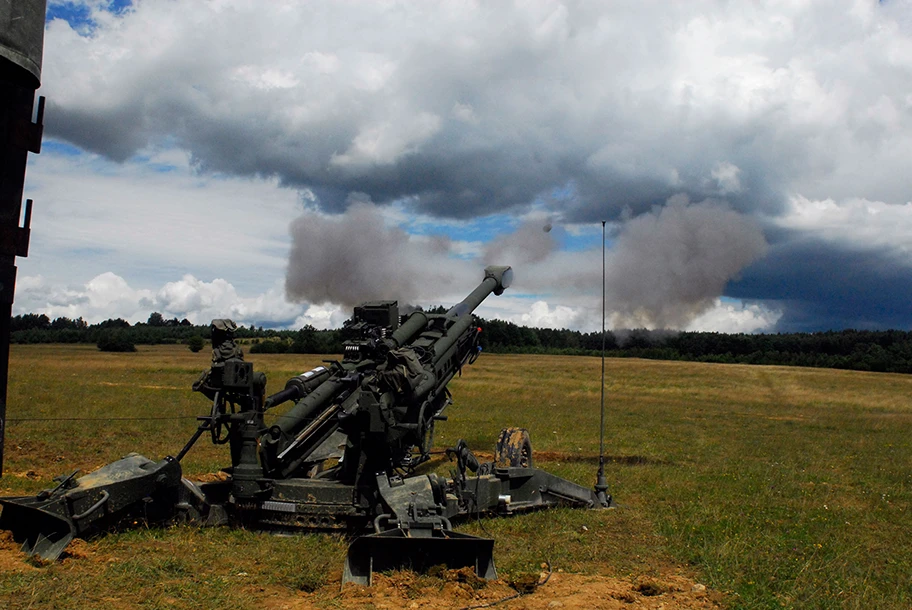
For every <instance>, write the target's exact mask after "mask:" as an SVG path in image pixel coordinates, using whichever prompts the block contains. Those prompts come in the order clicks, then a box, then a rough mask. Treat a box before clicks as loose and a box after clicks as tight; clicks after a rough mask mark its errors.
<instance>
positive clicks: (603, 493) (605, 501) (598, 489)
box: [595, 220, 613, 506]
mask: <svg viewBox="0 0 912 610" xmlns="http://www.w3.org/2000/svg"><path fill="white" fill-rule="evenodd" d="M601 402H602V404H601V420H600V422H599V467H598V475H597V476H596V479H595V493H596V495H597V496H598V499H599V501H600V502H601V503H602V506H611V505H612V504H613V502H612V500H611V496H609V495H608V481H607V480H606V479H605V221H604V220H603V221H602V401H601Z"/></svg>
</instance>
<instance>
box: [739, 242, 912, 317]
mask: <svg viewBox="0 0 912 610" xmlns="http://www.w3.org/2000/svg"><path fill="white" fill-rule="evenodd" d="M777 239H778V240H779V243H776V244H774V245H773V246H771V248H770V250H769V253H768V254H767V256H766V257H765V258H763V259H762V260H760V261H758V262H756V263H754V264H753V265H751V266H750V267H748V268H747V269H746V270H745V271H744V272H743V277H742V278H741V279H740V280H739V281H736V282H734V283H732V284H731V285H730V286H729V288H728V294H729V295H731V296H733V297H736V298H743V299H749V300H769V301H773V300H775V301H780V302H782V303H784V304H785V308H784V312H785V313H784V315H783V316H782V318H780V320H779V322H778V325H777V328H776V329H775V330H778V331H780V332H810V331H821V330H838V329H843V328H856V329H868V330H872V329H888V328H901V329H907V328H909V327H910V320H912V265H910V261H909V260H908V259H906V260H903V259H899V258H897V257H896V255H895V254H894V253H893V252H889V251H885V250H881V249H878V250H864V249H860V248H857V247H846V246H841V247H840V246H838V245H834V244H832V243H825V242H821V241H819V240H813V239H806V238H802V236H800V235H788V234H780V235H778V236H777Z"/></svg>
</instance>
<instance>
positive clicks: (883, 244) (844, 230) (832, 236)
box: [772, 196, 912, 266]
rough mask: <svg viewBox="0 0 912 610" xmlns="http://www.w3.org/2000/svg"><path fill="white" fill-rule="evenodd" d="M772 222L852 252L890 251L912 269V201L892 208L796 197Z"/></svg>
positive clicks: (881, 204) (863, 201)
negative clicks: (851, 249)
mask: <svg viewBox="0 0 912 610" xmlns="http://www.w3.org/2000/svg"><path fill="white" fill-rule="evenodd" d="M772 222H773V223H774V224H775V225H776V226H778V227H781V228H784V229H791V230H794V231H798V232H800V233H801V234H803V235H805V236H812V237H814V238H816V239H822V240H825V241H828V242H831V243H840V244H845V245H847V246H848V247H850V248H853V249H858V250H874V251H886V252H890V253H891V254H892V255H893V257H894V258H895V260H897V261H900V262H902V261H905V262H906V264H908V265H909V266H912V259H910V258H909V256H910V253H912V231H910V227H912V201H909V202H907V203H905V204H903V205H892V204H887V203H884V202H882V201H869V200H867V199H845V200H840V201H835V200H833V199H824V200H812V199H808V198H807V197H801V196H795V197H792V198H791V199H790V201H789V207H788V209H787V210H786V212H785V213H784V214H783V215H781V216H779V217H777V218H775V219H772Z"/></svg>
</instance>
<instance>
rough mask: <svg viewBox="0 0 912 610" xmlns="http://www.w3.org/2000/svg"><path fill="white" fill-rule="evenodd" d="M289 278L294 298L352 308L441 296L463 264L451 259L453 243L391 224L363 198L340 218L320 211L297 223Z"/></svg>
mask: <svg viewBox="0 0 912 610" xmlns="http://www.w3.org/2000/svg"><path fill="white" fill-rule="evenodd" d="M290 230H291V237H292V248H291V254H290V256H289V261H288V271H287V273H286V277H285V292H286V293H287V295H288V297H289V299H291V300H293V301H299V302H309V303H315V304H324V303H334V304H337V305H343V306H346V307H352V306H354V305H357V304H359V303H361V302H363V301H366V300H378V299H390V300H398V301H399V303H400V305H406V304H409V303H416V302H418V301H421V300H423V299H427V298H434V297H435V296H436V295H439V293H440V289H441V287H446V286H449V285H450V284H452V283H454V280H455V278H456V277H458V275H459V274H458V272H459V270H460V268H457V267H456V266H454V265H453V264H452V262H447V254H448V253H449V242H448V240H447V239H446V238H442V237H434V238H430V239H427V240H419V239H416V238H414V237H409V235H408V234H407V233H406V232H405V231H403V230H402V229H399V228H397V227H387V226H386V225H385V223H384V220H383V217H382V215H381V214H380V212H379V211H378V210H377V208H376V207H374V206H373V205H372V204H365V203H358V204H354V205H352V206H351V207H350V208H349V210H348V211H347V212H346V213H345V214H343V215H341V216H338V217H327V216H323V215H320V214H317V213H309V214H305V215H304V216H301V217H300V218H298V219H297V220H295V221H294V222H292V223H291V227H290Z"/></svg>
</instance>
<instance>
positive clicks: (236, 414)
mask: <svg viewBox="0 0 912 610" xmlns="http://www.w3.org/2000/svg"><path fill="white" fill-rule="evenodd" d="M511 279H512V269H511V268H510V267H488V268H487V269H485V277H484V280H483V281H482V282H481V284H480V285H479V286H478V287H477V288H475V290H473V291H472V292H471V293H470V294H469V295H468V296H467V297H466V298H465V299H463V300H462V301H461V302H460V303H458V304H457V305H456V306H454V307H453V308H452V309H450V310H449V311H448V312H446V313H445V314H429V313H425V312H422V311H416V312H414V313H412V314H411V315H409V316H408V317H406V318H405V319H404V320H402V322H401V324H400V323H399V314H398V304H397V303H396V302H395V301H378V302H371V303H365V304H364V305H362V306H360V307H358V308H356V309H355V315H354V317H353V318H352V320H351V321H350V322H349V323H348V324H347V327H348V330H349V332H350V333H351V334H352V335H353V338H352V339H350V340H349V341H348V342H346V344H345V350H344V357H343V359H342V360H341V361H340V362H336V361H333V362H328V363H327V364H326V366H320V367H317V368H315V369H313V370H311V371H308V372H306V373H303V374H301V375H298V376H296V377H293V378H292V379H290V380H288V382H287V383H286V384H285V387H284V388H283V389H282V390H280V391H279V392H276V393H275V394H272V395H270V396H266V395H265V391H264V390H265V386H266V380H265V376H264V375H263V374H262V373H257V372H255V371H254V368H253V364H252V363H251V362H247V361H245V360H244V359H243V355H242V354H240V351H239V350H237V352H235V351H234V349H233V348H232V345H231V344H232V343H233V339H232V337H231V331H230V330H229V328H230V327H228V326H226V325H225V322H224V321H214V322H213V329H214V330H215V329H216V328H217V327H224V328H223V329H221V330H220V332H222V333H223V335H222V336H219V337H217V338H214V339H213V346H214V347H215V348H216V349H215V350H214V353H213V362H212V366H211V367H210V369H209V370H208V371H206V372H205V373H204V374H203V376H202V377H201V380H204V383H202V384H200V385H199V387H195V389H200V391H202V392H203V393H204V394H205V395H206V396H207V398H208V399H209V400H210V401H211V408H210V410H209V413H208V415H206V416H203V417H201V418H199V419H200V425H199V427H198V428H197V430H196V432H195V434H194V435H193V437H192V438H191V439H190V440H189V442H188V443H187V444H186V445H185V446H184V448H183V449H182V450H181V451H180V452H179V453H178V455H177V456H176V457H175V458H166V459H165V460H163V461H162V462H158V463H156V462H152V461H151V460H147V459H146V458H142V457H141V456H131V457H129V458H126V459H125V460H121V461H120V462H115V464H113V465H110V466H108V467H107V468H111V469H113V471H114V472H116V473H117V476H118V481H119V482H121V481H124V482H125V483H122V484H121V487H119V488H118V489H117V490H116V493H115V490H113V489H112V484H111V483H110V482H108V481H107V479H106V478H105V477H99V478H98V480H97V481H89V482H86V481H87V479H89V478H90V477H92V476H93V475H87V476H86V477H83V478H81V479H75V481H71V482H70V483H67V484H61V485H60V486H58V488H55V489H52V490H48V491H46V492H42V494H39V496H41V497H40V498H37V497H36V498H3V499H0V504H2V505H3V507H4V508H3V513H2V514H0V527H3V528H7V529H11V530H12V531H13V535H14V537H16V539H19V540H23V541H24V542H25V543H26V545H27V548H28V549H31V550H32V551H33V552H35V553H38V554H40V555H42V556H44V557H46V558H52V557H55V556H56V555H58V554H59V553H60V552H61V551H62V549H63V547H64V546H65V545H66V542H68V540H69V538H72V537H73V536H80V535H83V533H84V532H88V531H98V530H101V529H105V528H107V527H116V526H117V525H118V524H121V523H123V522H124V516H126V515H130V516H132V515H133V514H134V512H133V508H134V507H135V506H136V505H138V504H143V505H144V506H145V507H146V508H147V509H150V511H151V512H153V513H154V514H155V515H156V516H158V517H163V518H166V519H179V520H190V521H196V522H201V523H205V524H210V525H218V524H236V525H243V526H245V527H253V528H261V529H277V530H295V529H304V530H340V531H343V532H347V533H351V534H363V533H364V532H365V531H367V532H369V533H368V534H367V535H362V536H359V537H356V538H354V539H353V541H352V542H351V545H350V547H349V552H348V556H347V559H346V562H345V566H344V571H343V580H344V581H345V582H356V583H361V584H370V582H371V574H372V573H373V572H376V571H378V570H389V569H394V568H400V567H408V568H410V569H413V570H417V571H423V570H427V569H429V568H430V567H432V566H437V565H446V566H448V567H451V568H462V567H466V566H470V567H472V568H473V569H474V570H475V571H476V573H477V574H478V575H479V576H481V577H484V578H493V577H495V576H496V571H495V567H494V559H493V546H494V541H493V540H489V539H484V538H477V537H474V536H469V535H467V534H462V533H459V532H455V531H453V523H455V522H458V521H459V520H460V519H465V518H467V517H470V516H476V515H478V514H482V513H487V514H492V515H511V514H514V513H519V512H523V511H528V510H534V509H538V508H543V507H548V506H556V505H563V506H575V507H582V508H602V507H607V506H609V505H610V503H611V502H610V499H608V500H607V501H605V502H602V501H600V499H599V497H598V496H597V495H596V493H595V491H594V490H591V489H587V488H584V487H581V486H579V485H576V484H575V483H571V482H570V481H566V480H564V479H561V478H559V477H556V476H554V475H551V474H548V473H547V472H545V471H543V470H539V469H537V468H534V467H533V465H532V464H533V463H532V444H531V440H530V438H529V434H528V432H527V431H526V430H525V429H522V428H509V429H507V430H504V431H503V432H502V433H501V435H500V440H499V442H498V444H497V450H496V456H495V460H494V461H491V462H486V463H481V462H479V460H478V459H477V458H476V456H475V455H474V454H473V453H472V451H471V450H470V449H469V447H468V445H467V443H466V442H465V441H463V440H460V441H459V442H458V443H457V444H456V446H455V447H453V448H450V449H447V455H448V456H449V457H450V458H451V459H452V460H455V462H456V468H455V469H454V470H453V472H452V473H451V474H452V476H451V477H449V478H447V477H442V476H438V475H436V474H421V473H420V471H419V470H418V466H420V465H421V464H422V463H424V462H426V461H427V460H429V459H430V449H431V444H432V442H433V432H434V426H435V425H436V424H438V423H440V422H443V421H446V419H447V416H446V415H445V410H446V408H447V407H448V406H449V405H450V404H451V403H452V400H451V396H450V392H449V390H448V389H447V384H448V383H449V382H450V380H452V379H453V377H454V376H456V375H459V374H461V373H462V370H463V367H464V366H465V365H467V364H471V363H472V362H474V361H475V359H476V358H477V357H478V356H479V354H480V351H481V349H480V346H479V345H478V339H479V332H480V329H479V328H478V325H477V321H476V319H475V316H474V315H473V314H472V312H473V311H474V310H475V309H476V308H477V307H478V305H479V304H480V303H481V302H482V301H483V300H484V299H485V298H486V297H487V296H488V295H489V294H491V293H492V292H493V293H495V294H501V293H502V292H503V291H504V290H505V289H506V288H507V287H509V285H510V282H511ZM216 344H217V345H216ZM223 356H227V357H223ZM286 403H293V404H292V405H291V406H290V408H287V410H286V411H285V412H284V413H281V414H280V415H278V416H277V417H275V418H274V421H273V422H272V423H270V424H267V423H266V414H267V413H268V412H269V411H270V410H272V409H277V408H278V407H279V406H280V405H284V404H286ZM207 433H208V434H209V436H210V437H211V438H212V440H213V442H216V443H226V444H228V445H229V448H230V454H231V466H230V467H229V468H225V469H224V470H225V472H226V473H228V475H229V476H228V477H227V479H226V480H224V481H216V482H211V483H203V484H200V485H196V484H193V483H190V482H189V481H187V480H185V479H184V480H182V479H181V478H180V470H179V461H180V459H181V458H182V457H183V456H184V455H186V453H187V451H189V450H190V449H191V447H192V446H193V444H194V443H195V442H196V441H197V440H198V439H199V438H200V437H202V436H203V435H205V434H207ZM492 440H493V439H492ZM175 469H176V474H175ZM149 473H151V475H152V479H154V481H155V483H156V485H157V487H155V486H152V487H148V486H147V485H148V484H149V481H150V479H148V478H145V477H146V475H147V474H149ZM93 474H94V473H93ZM132 481H136V482H137V485H131V484H130V482H132ZM75 493H78V494H81V495H80V497H79V499H78V500H77V498H74V497H72V496H73V494H75ZM130 494H132V495H133V498H134V501H133V503H132V504H131V502H130V501H129V495H130ZM115 497H116V499H117V502H115ZM10 510H11V511H12V514H13V516H14V518H7V515H8V512H7V511H10Z"/></svg>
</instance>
